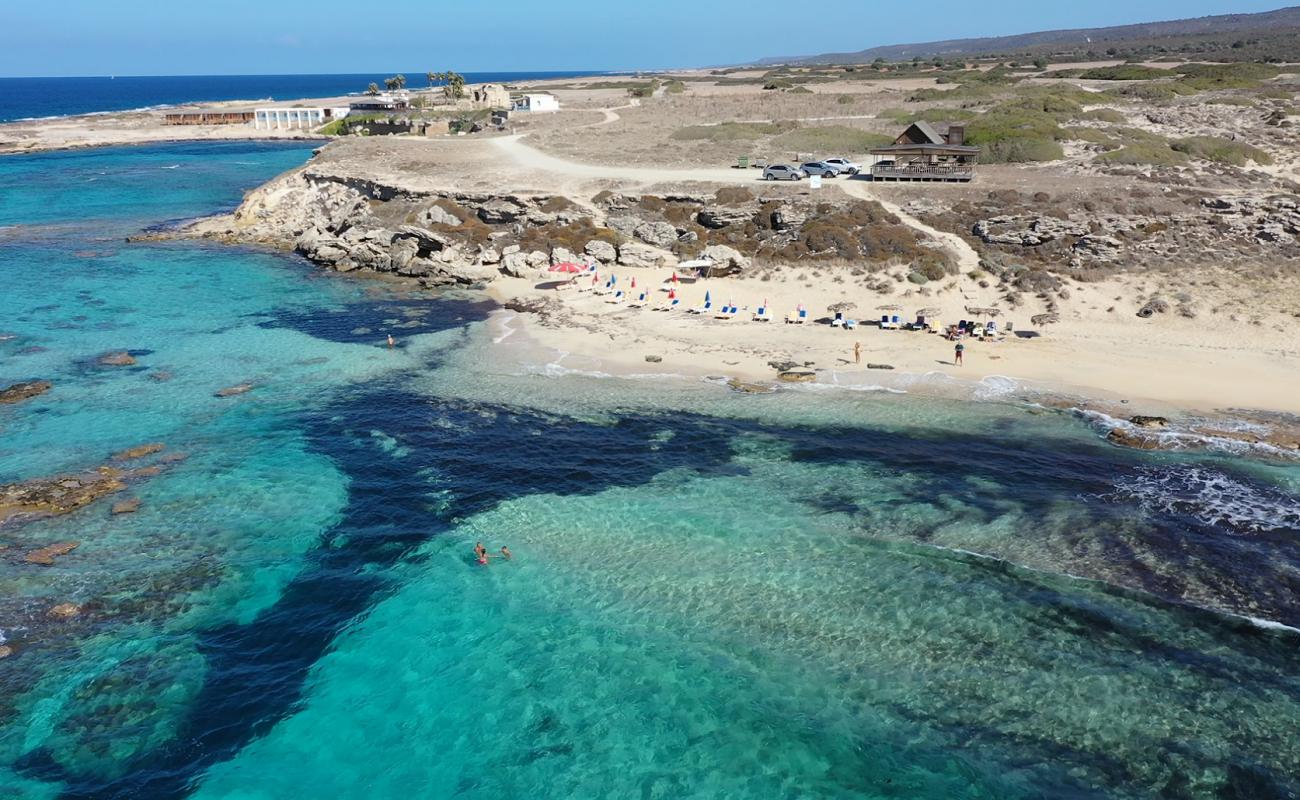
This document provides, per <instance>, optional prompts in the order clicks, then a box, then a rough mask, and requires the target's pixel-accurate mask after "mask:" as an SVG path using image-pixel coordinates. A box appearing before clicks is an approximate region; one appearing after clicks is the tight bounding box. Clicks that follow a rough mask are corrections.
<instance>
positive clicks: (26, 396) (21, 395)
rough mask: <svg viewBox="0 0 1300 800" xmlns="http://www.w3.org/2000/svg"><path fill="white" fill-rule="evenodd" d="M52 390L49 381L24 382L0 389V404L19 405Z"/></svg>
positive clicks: (52, 386) (52, 385)
mask: <svg viewBox="0 0 1300 800" xmlns="http://www.w3.org/2000/svg"><path fill="white" fill-rule="evenodd" d="M52 388H54V384H52V383H50V382H49V381H25V382H23V383H15V384H13V385H12V386H7V387H5V388H4V389H0V403H19V402H22V401H23V400H30V399H31V398H33V397H36V396H37V395H42V394H45V393H46V392H48V391H49V390H50V389H52Z"/></svg>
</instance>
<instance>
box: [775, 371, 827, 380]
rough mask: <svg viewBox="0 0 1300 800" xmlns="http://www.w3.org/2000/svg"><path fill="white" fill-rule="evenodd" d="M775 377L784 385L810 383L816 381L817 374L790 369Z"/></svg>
mask: <svg viewBox="0 0 1300 800" xmlns="http://www.w3.org/2000/svg"><path fill="white" fill-rule="evenodd" d="M776 377H777V379H778V380H782V381H785V382H786V383H811V382H812V381H815V380H817V373H816V372H812V371H810V370H806V369H791V370H786V371H785V372H782V373H780V374H778V375H777V376H776Z"/></svg>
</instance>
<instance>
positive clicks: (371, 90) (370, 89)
mask: <svg viewBox="0 0 1300 800" xmlns="http://www.w3.org/2000/svg"><path fill="white" fill-rule="evenodd" d="M385 83H387V81H385ZM366 94H368V95H370V96H371V97H373V96H375V95H377V94H379V84H377V83H372V84H370V85H369V86H367V87H366Z"/></svg>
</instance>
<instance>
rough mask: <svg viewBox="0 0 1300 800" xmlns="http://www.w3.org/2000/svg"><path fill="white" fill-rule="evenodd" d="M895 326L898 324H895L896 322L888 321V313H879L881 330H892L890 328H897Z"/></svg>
mask: <svg viewBox="0 0 1300 800" xmlns="http://www.w3.org/2000/svg"><path fill="white" fill-rule="evenodd" d="M897 327H898V324H897V323H894V322H890V321H889V315H888V314H881V315H880V329H881V330H882V331H887V330H892V329H894V328H897Z"/></svg>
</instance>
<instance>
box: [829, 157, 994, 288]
mask: <svg viewBox="0 0 1300 800" xmlns="http://www.w3.org/2000/svg"><path fill="white" fill-rule="evenodd" d="M836 185H837V186H839V187H840V188H841V189H842V190H844V192H845V194H849V195H852V196H853V197H857V198H861V199H863V200H874V201H876V202H877V203H880V205H882V206H884V207H885V210H886V211H888V212H889V213H891V214H893V215H895V216H897V217H898V218H899V219H901V220H902V221H903V224H904V225H906V226H908V227H909V228H913V229H915V230H918V231H920V232H921V233H924V234H925V235H926V236H929V237H930V238H932V239H934V240H936V241H939V242H942V243H943V246H944V249H946V250H947V251H948V252H949V253H951V254H952V255H953V257H955V258H956V259H957V265H958V266H959V267H960V268H961V271H962V273H968V272H974V271H975V270H978V269H979V268H980V256H979V253H976V252H975V248H973V247H971V246H970V244H969V243H968V242H967V241H966V240H965V239H963V238H961V237H960V236H958V235H957V234H955V233H949V232H947V231H941V230H939V229H937V228H932V227H930V226H929V225H926V224H925V223H924V222H922V221H921V220H919V219H917V218H916V217H914V216H912V215H911V214H908V213H907V212H906V211H904V210H903V209H902V208H900V207H899V206H897V205H895V204H894V203H891V202H889V201H887V200H882V199H881V198H879V197H877V196H875V195H874V194H872V192H871V187H870V185H869V184H868V183H867V182H866V181H857V180H847V181H844V182H842V183H838V184H836Z"/></svg>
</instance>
